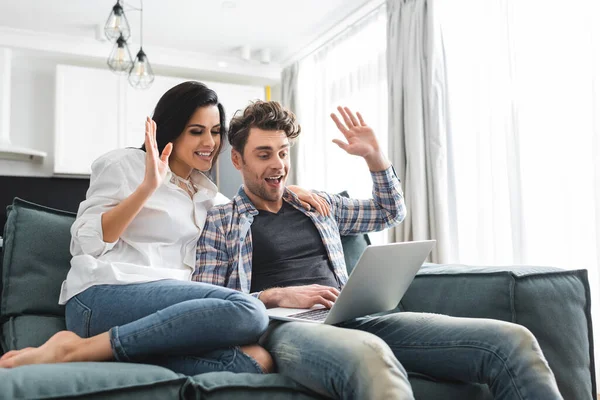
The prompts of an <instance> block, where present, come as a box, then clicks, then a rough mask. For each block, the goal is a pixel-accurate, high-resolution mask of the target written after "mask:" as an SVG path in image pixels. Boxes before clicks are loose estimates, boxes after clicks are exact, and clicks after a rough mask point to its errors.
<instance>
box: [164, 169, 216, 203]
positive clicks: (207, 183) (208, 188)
mask: <svg viewBox="0 0 600 400" xmlns="http://www.w3.org/2000/svg"><path fill="white" fill-rule="evenodd" d="M172 175H173V172H172V171H171V169H169V171H168V172H167V175H166V176H165V179H164V181H163V182H170V181H171V176H172ZM190 181H191V182H192V183H193V184H194V185H196V187H197V188H198V192H200V191H204V192H206V194H207V195H208V198H214V197H216V196H217V194H218V193H219V189H218V188H217V185H215V183H214V182H213V181H211V180H210V178H208V177H207V176H206V175H204V173H203V172H201V171H198V170H197V169H193V170H192V173H191V174H190Z"/></svg>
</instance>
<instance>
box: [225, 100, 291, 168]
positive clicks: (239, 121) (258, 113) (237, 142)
mask: <svg viewBox="0 0 600 400" xmlns="http://www.w3.org/2000/svg"><path fill="white" fill-rule="evenodd" d="M251 128H259V129H263V130H265V131H278V130H282V131H284V132H285V135H286V136H287V137H288V138H289V139H295V138H297V137H298V135H299V134H300V125H298V122H297V121H296V116H295V115H294V113H293V112H291V111H290V110H288V109H287V108H285V107H283V106H282V105H281V104H279V103H278V102H276V101H262V100H257V101H255V102H254V103H251V104H250V105H249V106H248V107H246V108H245V109H244V110H243V111H240V110H238V111H237V112H236V113H235V115H234V116H233V118H232V119H231V121H230V122H229V133H228V134H227V137H228V139H229V144H230V145H231V147H233V148H234V149H235V150H237V152H238V153H240V154H241V155H242V156H244V147H246V142H247V141H248V136H249V135H250V129H251Z"/></svg>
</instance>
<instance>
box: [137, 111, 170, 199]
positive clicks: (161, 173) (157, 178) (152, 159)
mask: <svg viewBox="0 0 600 400" xmlns="http://www.w3.org/2000/svg"><path fill="white" fill-rule="evenodd" d="M144 143H145V147H146V174H145V176H144V183H143V184H145V185H146V186H148V187H149V188H150V189H152V190H156V189H157V188H158V187H159V186H160V184H161V183H162V181H163V179H164V178H165V175H166V174H167V171H168V170H169V156H170V155H171V151H172V150H173V143H168V144H167V145H166V146H165V148H164V150H163V151H162V154H161V155H160V156H159V155H158V145H157V143H156V122H154V121H153V120H152V119H151V118H150V117H147V118H146V138H145V141H144Z"/></svg>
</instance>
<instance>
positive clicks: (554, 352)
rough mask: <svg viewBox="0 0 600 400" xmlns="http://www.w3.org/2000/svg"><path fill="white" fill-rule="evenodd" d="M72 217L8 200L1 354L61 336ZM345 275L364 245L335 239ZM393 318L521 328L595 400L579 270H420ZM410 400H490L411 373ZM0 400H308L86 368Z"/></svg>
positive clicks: (247, 379)
mask: <svg viewBox="0 0 600 400" xmlns="http://www.w3.org/2000/svg"><path fill="white" fill-rule="evenodd" d="M74 217H75V216H74V214H72V213H70V212H66V211H60V210H54V209H50V208H46V207H43V206H40V205H36V204H33V203H29V202H26V201H24V200H20V199H15V201H14V202H13V205H12V206H11V207H9V214H8V220H7V222H6V225H5V228H4V246H3V251H2V257H1V258H0V260H2V264H1V265H0V267H1V270H2V274H1V285H0V290H1V293H0V328H1V329H0V342H1V345H2V351H4V352H6V351H9V350H12V349H20V348H23V347H27V346H38V345H40V344H41V343H43V342H44V341H45V340H46V339H47V338H48V337H50V336H51V335H52V334H53V333H55V332H57V331H59V330H62V329H65V322H64V309H63V307H62V306H59V305H58V304H57V298H58V293H59V289H60V284H61V282H62V281H63V279H64V277H65V276H66V274H67V271H68V269H69V259H70V254H69V241H70V235H69V228H70V226H71V224H72V223H73V220H74ZM343 242H344V243H343V244H344V249H345V253H346V258H347V263H348V265H349V266H350V267H351V266H353V265H354V264H355V263H356V261H357V258H358V257H359V256H360V254H361V252H362V250H364V247H365V246H366V244H367V243H366V239H365V238H364V237H363V236H355V237H346V238H344V240H343ZM398 307H399V310H400V311H419V312H421V311H422V312H435V313H442V314H448V315H454V316H466V317H475V318H496V319H500V320H505V321H512V322H516V323H518V324H522V325H524V326H526V327H527V328H529V329H530V330H531V331H532V332H533V333H534V334H535V335H536V337H537V338H538V340H539V342H540V345H541V347H542V350H543V351H544V354H545V355H546V357H547V359H548V362H549V364H550V366H551V368H552V369H553V371H554V373H555V375H556V377H557V380H558V384H559V387H560V390H561V393H562V394H563V397H564V398H565V399H567V400H591V399H595V397H594V396H593V393H595V392H596V383H595V378H594V377H595V373H594V359H593V342H592V325H591V318H590V291H589V285H588V280H587V273H586V271H585V270H575V271H565V270H560V269H556V268H542V267H516V266H513V267H508V268H483V267H466V266H461V265H435V264H426V265H424V266H423V268H422V269H421V272H420V273H419V275H418V276H417V278H416V279H415V281H414V282H413V284H412V285H411V287H410V289H409V291H408V292H407V293H406V295H405V296H404V298H403V300H402V302H401V303H400V304H399V306H398ZM410 379H411V383H412V385H413V389H414V392H415V396H416V398H417V399H418V400H437V399H444V400H454V399H456V400H459V399H460V400H475V399H477V400H479V399H491V398H492V397H491V395H490V393H489V391H488V389H487V387H486V386H485V385H476V384H464V383H458V382H448V381H438V380H436V379H433V378H431V377H428V376H424V375H419V374H411V376H410ZM0 398H3V399H4V398H6V399H78V398H86V399H138V398H144V399H153V398H156V399H316V398H319V396H317V395H315V394H314V393H311V392H310V390H308V389H307V388H305V387H302V386H300V385H298V384H296V383H295V382H293V381H292V380H290V379H287V378H286V377H284V376H281V375H278V374H271V375H264V376H263V375H253V374H232V373H225V372H222V373H209V374H202V375H197V376H184V375H181V374H177V373H174V372H172V371H170V370H168V369H165V368H162V367H157V366H153V365H145V364H128V363H115V362H103V363H102V362H88V363H70V364H53V365H32V366H25V367H20V368H15V369H7V370H0Z"/></svg>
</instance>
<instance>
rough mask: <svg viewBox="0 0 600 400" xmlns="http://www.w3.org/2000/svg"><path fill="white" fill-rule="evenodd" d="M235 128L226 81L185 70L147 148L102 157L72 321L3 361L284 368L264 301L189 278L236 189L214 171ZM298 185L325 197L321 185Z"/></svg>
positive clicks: (70, 289) (75, 241)
mask: <svg viewBox="0 0 600 400" xmlns="http://www.w3.org/2000/svg"><path fill="white" fill-rule="evenodd" d="M224 132H225V112H224V110H223V107H222V105H221V104H220V103H219V101H218V98H217V95H216V93H215V92H214V91H212V90H210V89H208V88H207V87H206V86H204V85H203V84H201V83H198V82H185V83H182V84H180V85H177V86H175V87H174V88H172V89H170V90H169V91H168V92H166V93H165V94H164V95H163V96H162V98H161V99H160V100H159V102H158V104H157V105H156V109H155V110H154V115H153V120H151V119H150V118H148V119H147V120H146V136H145V142H144V146H142V149H133V148H129V149H119V150H115V151H112V152H110V153H108V154H106V155H104V156H102V157H100V158H99V159H98V160H96V161H95V162H94V163H93V165H92V175H91V181H90V188H89V190H88V192H87V195H86V200H85V201H84V202H82V203H81V205H80V207H79V211H78V215H77V219H76V221H75V223H74V224H73V226H72V228H71V234H72V241H71V253H72V255H73V258H72V260H71V269H70V271H69V274H68V275H67V279H66V280H65V281H64V282H63V286H62V290H61V294H60V300H59V302H60V303H61V304H66V307H65V317H66V323H67V329H68V331H62V332H59V333H57V334H56V335H54V336H53V337H52V338H50V339H49V340H48V341H47V342H46V343H45V344H44V345H42V346H41V347H39V348H27V349H23V350H17V351H11V352H8V353H6V354H5V355H4V356H3V357H2V358H0V367H14V366H18V365H24V364H31V363H51V362H65V361H105V360H106V361H108V360H118V361H131V362H147V363H152V364H157V365H162V366H165V367H168V368H170V369H172V370H174V371H176V372H180V373H184V374H187V375H195V374H198V373H203V372H211V371H233V372H257V373H262V372H270V371H271V370H272V369H273V362H272V359H271V357H270V355H269V354H268V352H267V351H266V350H264V349H263V348H262V347H260V346H258V345H253V343H257V341H258V338H259V337H260V335H261V334H262V333H263V331H264V330H265V329H266V327H267V323H268V318H267V316H266V313H265V309H264V306H263V304H262V303H261V302H260V301H258V300H256V299H254V298H252V297H251V296H248V295H245V294H242V293H240V292H236V291H233V290H230V289H226V288H222V287H217V286H213V285H208V284H203V283H198V282H191V281H190V278H191V275H192V272H193V270H194V266H195V262H196V260H195V254H196V242H197V240H198V238H199V236H200V233H201V231H202V228H203V226H204V222H205V217H206V213H207V210H208V209H209V208H210V207H212V206H213V205H214V204H216V203H218V202H224V201H226V200H227V199H226V198H225V197H224V196H223V195H221V194H219V193H218V191H217V188H216V186H215V185H214V184H213V183H212V182H211V181H210V180H209V179H208V178H207V177H206V176H205V175H204V174H203V172H206V171H209V170H210V169H211V167H212V166H213V165H214V163H215V161H216V158H217V155H218V154H219V150H220V149H221V145H222V143H223V140H222V138H223V135H224ZM294 190H295V192H296V193H297V194H299V195H300V197H301V198H302V200H305V201H309V202H310V203H311V204H312V205H313V206H315V207H317V208H318V209H320V210H322V209H324V208H323V206H324V203H323V202H324V200H322V199H320V197H317V196H313V195H311V194H310V193H307V192H304V191H302V190H300V189H299V188H295V189H294ZM307 207H309V205H307Z"/></svg>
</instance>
